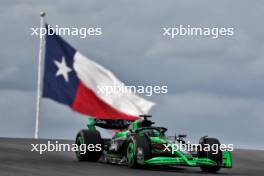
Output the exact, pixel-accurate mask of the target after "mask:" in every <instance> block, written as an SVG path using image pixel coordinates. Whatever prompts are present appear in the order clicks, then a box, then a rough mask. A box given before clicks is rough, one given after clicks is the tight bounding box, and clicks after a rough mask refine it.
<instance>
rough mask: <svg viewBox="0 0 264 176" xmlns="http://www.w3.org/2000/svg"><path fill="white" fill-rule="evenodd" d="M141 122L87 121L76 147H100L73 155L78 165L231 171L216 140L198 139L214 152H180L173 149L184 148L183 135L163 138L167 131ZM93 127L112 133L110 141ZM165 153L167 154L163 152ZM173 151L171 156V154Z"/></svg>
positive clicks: (228, 155) (144, 119)
mask: <svg viewBox="0 0 264 176" xmlns="http://www.w3.org/2000/svg"><path fill="white" fill-rule="evenodd" d="M141 117H142V118H141V119H138V120H135V121H128V120H103V119H90V120H89V122H88V124H87V126H88V129H83V130H80V131H79V133H78V134H77V136H76V141H75V143H76V144H77V145H78V146H81V145H87V146H89V145H93V146H95V145H100V146H101V148H100V150H93V151H89V150H87V152H85V153H81V152H80V150H78V151H76V156H77V159H78V160H79V161H94V162H96V161H99V160H100V161H101V160H102V161H105V162H106V163H115V164H123V165H127V166H128V167H131V168H135V167H140V166H146V165H167V166H174V165H177V166H191V167H200V168H201V170H202V171H204V172H217V171H219V170H220V169H221V168H232V158H231V152H230V151H228V150H220V147H219V146H220V142H219V140H218V139H216V138H211V137H207V136H204V137H201V138H200V140H199V144H200V146H205V145H207V146H213V145H214V146H218V150H217V151H216V152H215V151H211V150H209V151H204V150H196V151H195V150H194V151H182V150H180V149H179V148H176V149H175V148H173V146H175V144H179V145H186V144H187V143H186V141H185V137H186V135H175V136H174V137H170V136H167V135H166V131H167V128H165V127H158V126H154V124H155V123H154V122H153V121H151V120H149V118H150V117H151V116H150V115H141ZM96 126H98V127H101V128H105V129H110V130H115V133H114V135H113V137H112V138H111V139H106V138H102V137H101V135H100V132H99V131H98V130H97V129H96ZM166 149H167V150H166ZM172 151H173V152H172Z"/></svg>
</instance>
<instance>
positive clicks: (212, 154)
mask: <svg viewBox="0 0 264 176" xmlns="http://www.w3.org/2000/svg"><path fill="white" fill-rule="evenodd" d="M200 144H201V145H202V147H203V148H204V147H205V146H210V150H209V151H199V152H198V157H199V158H209V159H211V160H213V161H214V162H216V163H217V166H200V168H201V170H202V171H204V172H210V173H215V172H217V171H219V170H220V169H221V165H222V162H223V153H222V151H221V150H220V145H221V144H220V142H219V141H218V139H216V138H202V140H201V141H200ZM205 144H206V145H205ZM213 145H214V146H217V149H218V150H217V151H212V146H213ZM213 149H214V148H213Z"/></svg>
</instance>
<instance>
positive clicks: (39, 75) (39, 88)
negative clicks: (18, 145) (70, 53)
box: [34, 12, 45, 139]
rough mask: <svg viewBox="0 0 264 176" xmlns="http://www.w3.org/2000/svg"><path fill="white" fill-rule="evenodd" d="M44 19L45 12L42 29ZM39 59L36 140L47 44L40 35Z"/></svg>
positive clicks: (41, 15)
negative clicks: (43, 63) (43, 64)
mask: <svg viewBox="0 0 264 176" xmlns="http://www.w3.org/2000/svg"><path fill="white" fill-rule="evenodd" d="M44 17H45V12H40V29H42V28H44ZM39 37H40V40H39V57H38V80H37V81H38V82H37V104H36V124H35V135H34V137H35V139H38V137H39V116H40V100H41V94H42V84H41V83H42V61H43V60H44V58H43V57H44V54H43V50H44V44H45V40H44V39H45V36H42V35H41V34H39Z"/></svg>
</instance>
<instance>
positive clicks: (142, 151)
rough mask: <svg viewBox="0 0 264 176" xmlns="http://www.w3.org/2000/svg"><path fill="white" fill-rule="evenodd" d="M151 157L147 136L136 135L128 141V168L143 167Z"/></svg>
mask: <svg viewBox="0 0 264 176" xmlns="http://www.w3.org/2000/svg"><path fill="white" fill-rule="evenodd" d="M150 157H151V146H150V142H149V141H148V140H147V138H146V137H145V136H139V135H135V136H133V137H131V138H130V139H129V140H128V143H127V149H126V159H127V164H128V167H131V168H135V167H138V166H139V165H143V164H144V161H145V160H147V159H149V158H150Z"/></svg>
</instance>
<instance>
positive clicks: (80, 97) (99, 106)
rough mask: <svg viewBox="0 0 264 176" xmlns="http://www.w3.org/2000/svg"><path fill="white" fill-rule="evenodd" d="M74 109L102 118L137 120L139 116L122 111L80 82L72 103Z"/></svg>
mask: <svg viewBox="0 0 264 176" xmlns="http://www.w3.org/2000/svg"><path fill="white" fill-rule="evenodd" d="M72 109H73V110H75V111H77V112H79V113H82V114H85V115H89V116H92V117H94V118H100V119H124V120H135V119H138V117H137V116H132V115H128V114H125V113H122V112H120V111H118V110H116V109H115V108H113V107H112V106H110V105H109V104H107V103H105V102H104V101H102V100H101V99H100V98H98V97H97V96H96V94H95V93H94V92H93V91H92V90H91V89H89V88H87V87H85V85H84V84H83V83H82V82H80V85H79V87H78V89H77V93H76V96H75V100H74V102H73V104H72Z"/></svg>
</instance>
